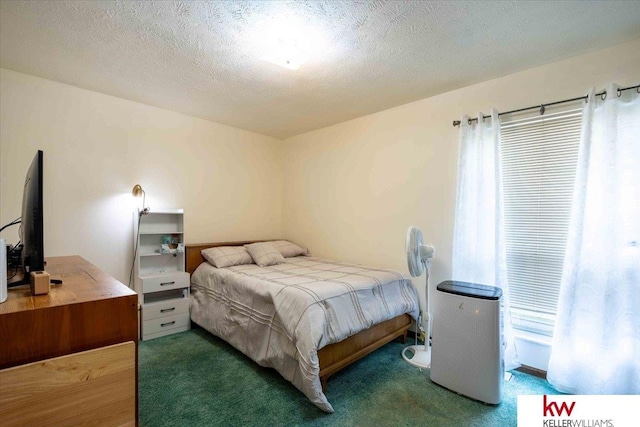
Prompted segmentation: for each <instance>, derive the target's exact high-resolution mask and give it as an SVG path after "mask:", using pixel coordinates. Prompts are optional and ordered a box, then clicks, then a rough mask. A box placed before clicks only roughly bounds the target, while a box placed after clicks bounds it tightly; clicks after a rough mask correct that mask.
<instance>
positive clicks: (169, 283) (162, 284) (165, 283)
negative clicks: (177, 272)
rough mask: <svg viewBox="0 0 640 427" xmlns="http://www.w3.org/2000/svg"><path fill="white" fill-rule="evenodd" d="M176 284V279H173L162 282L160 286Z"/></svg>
mask: <svg viewBox="0 0 640 427" xmlns="http://www.w3.org/2000/svg"><path fill="white" fill-rule="evenodd" d="M175 284H176V282H175V281H173V282H164V283H160V286H169V285H175Z"/></svg>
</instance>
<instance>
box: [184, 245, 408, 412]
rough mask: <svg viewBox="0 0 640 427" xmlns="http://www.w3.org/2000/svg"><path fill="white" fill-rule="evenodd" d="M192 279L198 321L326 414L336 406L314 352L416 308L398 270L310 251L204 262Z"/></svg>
mask: <svg viewBox="0 0 640 427" xmlns="http://www.w3.org/2000/svg"><path fill="white" fill-rule="evenodd" d="M191 282H192V287H191V290H192V295H191V318H192V320H193V321H194V322H195V323H197V324H198V325H200V326H202V327H203V328H205V329H207V330H208V331H209V332H211V333H212V334H214V335H216V336H218V337H220V338H222V339H224V340H225V341H227V342H229V343H230V344H231V345H233V346H234V347H235V348H237V349H238V350H240V351H241V352H243V353H244V354H246V355H247V356H249V357H250V358H251V359H253V360H254V361H255V362H256V363H258V364H259V365H261V366H265V367H271V368H274V369H276V370H277V371H278V372H279V373H280V374H281V375H282V376H283V377H284V378H286V379H287V380H289V381H290V382H291V383H292V384H293V385H295V386H296V387H297V388H298V389H299V390H300V391H302V392H303V393H304V394H305V395H306V396H307V397H308V398H309V400H311V401H312V402H313V403H314V404H315V405H316V406H318V407H319V408H321V409H322V410H324V411H327V412H333V407H332V406H331V404H330V403H329V402H328V400H327V398H326V396H325V395H324V393H323V391H322V386H321V384H320V378H319V376H318V375H319V372H320V366H319V362H318V354H317V352H318V350H319V349H321V348H322V347H324V346H326V345H328V344H332V343H336V342H339V341H342V340H344V339H345V338H347V337H349V336H351V335H353V334H356V333H358V332H360V331H362V330H365V329H368V328H369V327H371V326H372V325H375V324H377V323H380V322H383V321H385V320H388V319H391V318H394V317H396V316H399V315H402V314H404V313H408V314H409V315H411V316H412V317H413V318H414V319H415V318H417V316H418V312H419V308H418V296H417V292H416V290H415V288H414V287H413V285H412V283H411V280H410V279H408V278H407V277H405V276H403V275H402V274H400V273H398V272H394V271H391V270H385V269H379V268H371V267H364V266H359V265H352V264H346V263H342V262H335V261H329V260H324V259H320V258H315V257H308V256H300V257H292V258H286V263H284V264H278V265H272V266H268V267H259V266H257V265H256V264H245V265H238V266H233V267H227V268H216V267H214V266H212V265H211V264H209V263H206V262H205V263H202V264H201V265H200V266H199V267H198V268H197V269H196V271H195V272H194V273H193V275H192V277H191Z"/></svg>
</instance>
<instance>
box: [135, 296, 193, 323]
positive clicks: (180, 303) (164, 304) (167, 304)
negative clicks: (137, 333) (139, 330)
mask: <svg viewBox="0 0 640 427" xmlns="http://www.w3.org/2000/svg"><path fill="white" fill-rule="evenodd" d="M182 313H187V314H188V313H189V298H175V299H169V300H166V301H158V302H152V303H148V304H144V305H143V306H142V320H143V321H145V320H151V319H157V318H159V317H167V316H173V315H176V314H182Z"/></svg>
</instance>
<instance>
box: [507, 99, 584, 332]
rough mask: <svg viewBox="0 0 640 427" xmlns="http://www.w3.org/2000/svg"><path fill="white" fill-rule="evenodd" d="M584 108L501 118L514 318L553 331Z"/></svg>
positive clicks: (525, 326)
mask: <svg viewBox="0 0 640 427" xmlns="http://www.w3.org/2000/svg"><path fill="white" fill-rule="evenodd" d="M581 111H582V110H581V109H570V110H566V111H562V112H558V113H554V114H549V115H545V116H539V117H534V118H527V119H522V120H517V121H510V122H506V123H503V124H502V126H501V133H502V171H503V188H504V209H505V237H506V248H507V274H508V278H509V291H510V299H511V312H512V318H513V324H514V326H515V327H516V328H520V329H526V330H530V331H533V332H537V333H542V334H546V335H551V333H552V331H553V321H554V318H555V313H556V305H557V302H558V295H559V289H560V281H561V279H562V265H563V261H564V253H565V245H566V240H567V232H568V227H569V217H570V214H571V199H572V194H573V184H574V178H575V173H576V164H577V159H578V145H579V142H580V126H581Z"/></svg>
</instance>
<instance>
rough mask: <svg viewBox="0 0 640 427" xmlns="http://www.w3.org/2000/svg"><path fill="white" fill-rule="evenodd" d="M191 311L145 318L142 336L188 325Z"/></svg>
mask: <svg viewBox="0 0 640 427" xmlns="http://www.w3.org/2000/svg"><path fill="white" fill-rule="evenodd" d="M189 321H190V320H189V313H182V314H176V315H174V316H166V317H159V318H157V319H152V320H145V321H144V322H142V337H143V339H144V338H145V336H147V335H149V334H155V333H157V332H163V331H169V330H171V329H176V328H181V327H188V326H189Z"/></svg>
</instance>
